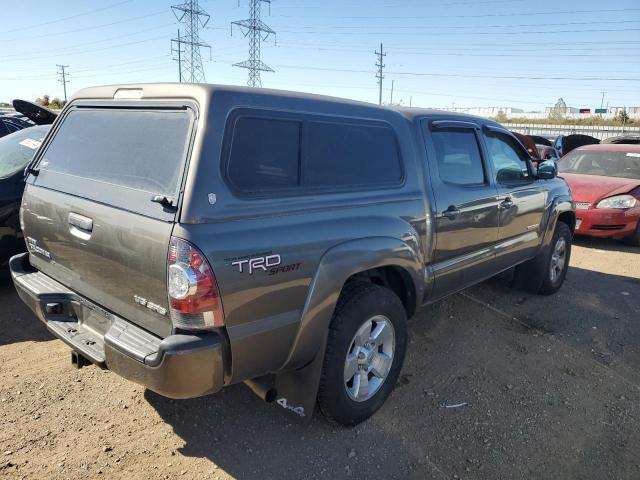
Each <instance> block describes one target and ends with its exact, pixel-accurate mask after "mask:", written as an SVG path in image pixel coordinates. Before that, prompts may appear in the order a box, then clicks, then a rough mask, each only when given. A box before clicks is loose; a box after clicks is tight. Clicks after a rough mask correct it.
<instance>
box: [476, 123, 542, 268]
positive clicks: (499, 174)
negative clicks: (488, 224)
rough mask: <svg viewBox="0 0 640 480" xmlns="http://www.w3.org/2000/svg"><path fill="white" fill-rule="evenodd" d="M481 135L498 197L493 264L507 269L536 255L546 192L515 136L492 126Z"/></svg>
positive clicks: (539, 240)
mask: <svg viewBox="0 0 640 480" xmlns="http://www.w3.org/2000/svg"><path fill="white" fill-rule="evenodd" d="M483 136H484V142H485V145H486V149H487V157H488V158H489V161H490V162H491V167H492V170H493V175H494V179H495V182H496V185H497V187H498V195H499V211H500V216H499V218H500V230H499V234H498V237H499V243H498V246H497V248H496V263H497V264H498V265H499V266H500V267H501V268H507V267H509V266H512V265H515V264H516V263H519V262H521V261H523V260H526V259H528V258H530V257H531V256H532V255H534V254H535V253H536V251H537V249H538V245H539V244H540V242H541V235H542V233H543V229H542V217H543V215H544V212H545V204H546V199H547V190H546V189H544V188H543V187H542V186H541V185H540V182H536V179H535V177H534V176H533V172H531V169H530V159H529V155H528V154H527V152H526V151H525V149H524V148H523V146H522V145H521V144H520V142H518V140H517V139H516V138H515V137H513V136H512V135H511V134H510V133H508V132H507V131H506V130H505V131H503V130H502V129H498V128H493V127H489V128H485V131H484V135H483Z"/></svg>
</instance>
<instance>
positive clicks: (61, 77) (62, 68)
mask: <svg viewBox="0 0 640 480" xmlns="http://www.w3.org/2000/svg"><path fill="white" fill-rule="evenodd" d="M56 66H57V67H58V68H59V69H60V70H59V71H58V77H59V78H58V83H61V84H62V88H64V103H67V83H69V80H67V71H66V70H65V69H66V68H69V65H56Z"/></svg>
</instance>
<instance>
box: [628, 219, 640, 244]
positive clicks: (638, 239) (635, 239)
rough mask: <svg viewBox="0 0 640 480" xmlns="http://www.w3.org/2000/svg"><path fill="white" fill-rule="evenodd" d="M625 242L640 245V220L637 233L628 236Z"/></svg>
mask: <svg viewBox="0 0 640 480" xmlns="http://www.w3.org/2000/svg"><path fill="white" fill-rule="evenodd" d="M624 243H626V244H627V245H632V246H634V247H640V221H638V225H637V226H636V231H635V233H634V234H633V235H630V236H628V237H626V238H625V239H624Z"/></svg>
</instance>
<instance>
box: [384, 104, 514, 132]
mask: <svg viewBox="0 0 640 480" xmlns="http://www.w3.org/2000/svg"><path fill="white" fill-rule="evenodd" d="M391 109H392V110H395V111H396V112H398V113H400V114H401V115H402V116H403V117H405V118H407V119H408V120H412V121H413V120H415V119H416V118H420V117H434V116H437V117H447V118H456V119H459V120H461V121H465V120H466V121H478V120H481V121H482V122H485V123H491V124H494V125H499V124H498V123H497V122H494V121H493V120H489V119H487V118H484V117H479V116H477V115H470V114H468V113H460V112H450V111H448V110H438V109H436V108H418V107H391ZM500 126H501V127H502V128H504V129H505V130H507V128H506V127H504V125H500Z"/></svg>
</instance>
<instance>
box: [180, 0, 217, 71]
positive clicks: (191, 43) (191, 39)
mask: <svg viewBox="0 0 640 480" xmlns="http://www.w3.org/2000/svg"><path fill="white" fill-rule="evenodd" d="M171 10H172V11H173V14H174V15H175V16H176V18H177V19H178V21H179V22H180V23H182V24H183V25H184V26H185V28H184V32H185V34H184V35H183V36H180V32H179V31H178V38H172V39H171V53H172V54H173V53H177V54H178V72H179V78H180V81H181V82H182V81H185V82H190V83H204V82H205V78H204V69H203V68H202V57H201V56H200V47H202V48H208V49H209V59H210V60H211V45H209V44H207V43H205V42H203V41H202V39H201V38H200V34H199V33H198V32H199V30H200V28H204V27H206V26H207V24H208V23H209V19H210V16H209V14H208V13H207V12H205V11H204V10H203V9H202V8H200V5H198V0H185V1H184V2H183V3H182V4H181V5H173V6H172V7H171Z"/></svg>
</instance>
